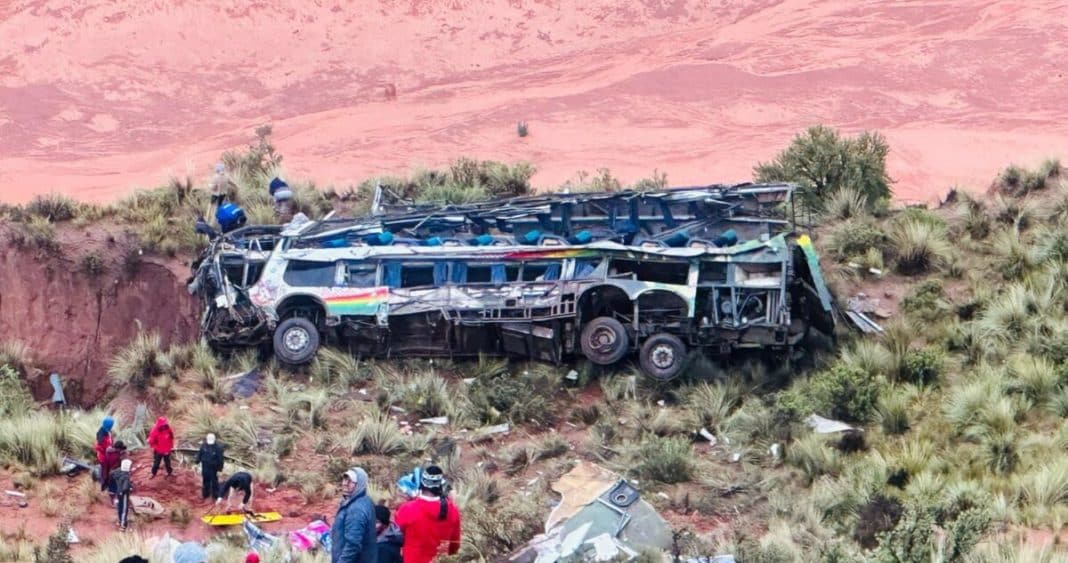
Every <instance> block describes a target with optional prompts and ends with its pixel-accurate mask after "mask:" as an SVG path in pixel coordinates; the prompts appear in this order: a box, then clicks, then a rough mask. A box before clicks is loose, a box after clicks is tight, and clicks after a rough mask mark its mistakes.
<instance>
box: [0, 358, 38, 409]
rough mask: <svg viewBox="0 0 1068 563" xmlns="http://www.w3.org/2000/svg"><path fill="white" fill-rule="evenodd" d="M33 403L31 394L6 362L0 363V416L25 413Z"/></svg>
mask: <svg viewBox="0 0 1068 563" xmlns="http://www.w3.org/2000/svg"><path fill="white" fill-rule="evenodd" d="M32 404H33V395H30V390H29V389H28V388H27V387H26V384H25V383H24V382H23V381H22V378H20V377H19V374H18V373H17V372H16V371H15V370H14V368H12V367H11V366H10V365H8V364H0V418H14V417H18V416H24V415H26V414H27V413H28V412H29V410H30V406H31V405H32Z"/></svg>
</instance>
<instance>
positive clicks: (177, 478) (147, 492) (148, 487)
mask: <svg viewBox="0 0 1068 563" xmlns="http://www.w3.org/2000/svg"><path fill="white" fill-rule="evenodd" d="M130 458H131V459H132V460H133V461H134V467H133V482H134V487H135V489H134V494H136V495H139V496H146V497H150V498H153V499H155V500H156V501H157V502H159V503H160V504H161V505H163V507H164V508H165V509H166V510H167V514H165V515H164V516H163V517H161V518H158V519H154V518H151V517H150V516H147V515H145V516H140V515H138V516H134V517H132V518H131V529H132V530H134V531H138V532H141V533H143V534H144V535H146V536H162V535H163V534H165V533H170V534H171V536H172V537H176V538H180V539H183V540H204V539H206V538H208V537H210V536H212V535H214V534H216V533H221V532H224V531H235V530H236V531H237V532H238V533H241V529H240V527H237V528H227V527H212V526H208V525H207V524H204V523H203V522H201V521H200V517H201V516H202V515H205V514H208V513H210V512H211V511H212V510H213V509H214V505H213V502H214V501H213V500H203V499H201V498H200V475H199V474H197V473H194V472H193V470H192V468H191V467H190V466H188V465H184V466H180V465H175V467H174V469H175V471H174V476H173V477H167V476H166V471H164V469H163V468H162V467H161V468H160V470H159V473H158V474H157V475H156V477H155V478H152V476H151V467H152V454H151V453H150V452H149V451H148V450H140V451H137V452H134V453H133V455H131V456H130ZM89 479H90V477H89V476H88V475H87V474H86V473H85V472H82V473H80V474H79V475H76V476H74V477H53V478H51V479H50V480H51V482H52V483H54V484H56V485H58V486H59V488H60V491H61V492H60V498H61V499H62V506H64V507H75V509H74V510H75V512H76V513H78V514H80V516H78V517H77V519H75V520H74V522H73V528H74V530H75V532H76V533H77V534H78V536H79V537H80V538H82V539H83V540H90V539H96V540H100V539H102V538H105V537H107V536H110V535H111V534H113V533H115V532H117V526H116V513H115V509H114V507H113V506H112V505H111V504H110V501H109V498H108V495H107V493H104V492H100V493H99V494H98V495H97V497H96V499H95V501H94V502H93V503H92V504H90V505H88V506H87V507H86V509H85V511H84V512H81V511H80V510H79V509H78V507H84V506H86V505H85V497H84V496H83V495H82V492H81V490H82V487H83V486H84V482H85V481H87V480H89ZM10 482H11V481H10V475H8V474H6V472H3V471H0V483H3V486H4V488H11V486H10ZM27 496H28V503H29V506H28V507H26V508H19V507H18V506H17V502H15V499H12V498H10V497H8V498H6V499H5V500H2V501H0V521H2V522H5V523H6V524H5V526H4V527H3V530H2V531H3V533H4V534H16V533H19V531H20V528H21V531H22V532H23V533H24V534H25V535H26V537H29V538H32V539H34V540H41V539H43V538H46V537H48V535H50V534H51V533H53V532H55V530H56V525H57V522H58V520H59V518H61V517H62V516H63V515H64V514H67V515H69V510H68V509H64V510H63V511H62V512H61V513H60V516H56V517H49V516H45V515H44V514H43V513H42V512H41V509H40V504H41V499H40V498H39V497H38V495H37V494H35V492H34V491H30V492H28V493H27ZM183 503H184V504H185V505H187V506H188V507H189V516H190V521H189V522H188V523H187V524H181V523H176V522H173V521H171V519H170V517H169V514H170V510H171V509H173V508H175V507H176V506H180V505H181V504H183ZM252 504H253V509H255V510H268V509H269V510H275V511H278V512H280V513H282V516H283V519H282V521H280V522H272V523H267V524H263V525H262V526H261V527H262V528H263V529H264V530H265V531H267V532H270V533H281V532H286V531H290V530H296V529H299V528H302V527H304V526H305V525H306V524H307V523H308V522H309V521H310V520H311V519H312V517H313V516H315V515H318V514H325V515H326V516H327V517H329V518H331V519H332V517H333V514H334V511H335V510H336V508H337V500H336V499H323V500H322V501H320V502H317V503H315V504H311V505H306V504H305V503H304V500H303V499H302V498H301V496H300V494H299V493H298V492H297V491H295V490H292V489H287V488H282V489H278V490H273V491H272V490H269V489H267V487H264V486H263V485H261V484H257V487H256V489H255V494H254V496H253V500H252ZM16 522H17V523H19V524H18V525H17V526H16V525H10V524H12V523H16Z"/></svg>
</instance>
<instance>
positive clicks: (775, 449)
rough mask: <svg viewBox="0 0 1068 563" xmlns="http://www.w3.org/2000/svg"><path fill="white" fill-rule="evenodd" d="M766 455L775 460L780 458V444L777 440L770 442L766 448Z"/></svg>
mask: <svg viewBox="0 0 1068 563" xmlns="http://www.w3.org/2000/svg"><path fill="white" fill-rule="evenodd" d="M768 455H770V456H771V458H772V459H774V460H775V461H778V460H780V459H782V445H781V444H779V443H778V442H775V443H774V444H772V445H771V447H769V448H768Z"/></svg>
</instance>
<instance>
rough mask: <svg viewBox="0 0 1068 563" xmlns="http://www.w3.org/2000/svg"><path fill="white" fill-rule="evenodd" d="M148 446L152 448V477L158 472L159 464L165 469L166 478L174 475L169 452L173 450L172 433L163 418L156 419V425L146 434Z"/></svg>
mask: <svg viewBox="0 0 1068 563" xmlns="http://www.w3.org/2000/svg"><path fill="white" fill-rule="evenodd" d="M148 445H149V446H151V447H152V476H153V477H155V476H156V472H157V471H159V462H160V461H163V465H164V466H165V467H166V468H167V476H168V477H170V476H171V475H174V470H172V469H171V452H172V451H173V450H174V431H173V430H171V427H170V425H169V424H168V423H167V419H166V418H165V417H162V416H161V417H159V418H158V419H156V425H155V426H153V427H152V430H151V431H150V432H149V433H148Z"/></svg>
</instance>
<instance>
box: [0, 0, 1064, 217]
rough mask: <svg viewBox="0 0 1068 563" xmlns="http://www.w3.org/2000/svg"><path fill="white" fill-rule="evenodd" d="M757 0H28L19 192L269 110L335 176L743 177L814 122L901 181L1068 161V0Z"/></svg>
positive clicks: (94, 177) (288, 151) (121, 174)
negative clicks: (881, 143) (515, 172)
mask: <svg viewBox="0 0 1068 563" xmlns="http://www.w3.org/2000/svg"><path fill="white" fill-rule="evenodd" d="M742 4H744V7H740V6H741V5H742ZM742 4H738V3H733V2H722V1H719V0H642V1H637V2H631V3H629V4H627V7H626V8H619V6H620V5H619V3H618V2H610V1H609V0H594V1H585V0H584V1H579V0H557V1H553V2H545V1H543V0H479V1H477V2H474V3H466V4H464V6H465V8H463V9H460V8H459V6H460V5H461V4H460V3H455V2H432V1H430V0H404V1H400V2H394V1H386V0H380V1H379V2H378V3H377V5H375V6H374V7H373V8H370V9H360V10H357V9H356V8H355V7H354V6H355V5H354V4H346V3H341V2H315V3H310V2H298V1H296V0H267V1H265V2H258V3H256V5H255V6H254V7H248V6H245V5H241V6H239V3H234V2H229V3H222V4H219V5H209V4H197V3H180V2H173V1H165V0H154V1H151V2H140V1H138V2H135V1H134V0H109V1H105V2H100V3H97V4H95V5H94V6H93V7H78V8H72V7H70V5H69V4H68V3H67V2H62V1H60V0H37V1H32V2H31V1H29V0H16V1H14V2H8V3H5V4H4V6H3V7H0V36H2V37H4V38H5V41H3V42H2V43H0V198H2V199H3V200H5V201H24V200H27V199H29V198H30V197H32V196H33V195H34V194H35V193H41V192H47V191H51V190H60V191H63V192H67V193H71V194H75V195H77V196H79V197H82V198H86V199H96V200H100V199H107V198H111V197H114V196H116V195H119V194H122V193H125V192H127V191H128V190H129V189H131V188H132V187H135V186H145V185H154V184H157V183H159V182H160V181H161V179H162V178H163V177H164V176H165V175H166V174H168V173H171V172H173V173H185V172H186V171H187V170H190V171H193V172H195V174H196V175H197V176H201V175H205V174H207V173H208V172H209V171H210V165H211V163H212V162H213V161H214V159H215V158H216V156H217V155H218V154H219V152H220V151H221V150H222V149H225V148H227V147H232V146H236V145H240V144H242V143H244V142H245V141H246V138H247V137H248V135H249V132H250V131H251V128H252V127H253V126H254V125H256V124H257V123H259V122H262V121H265V120H271V121H273V122H274V123H275V125H276V127H275V130H276V137H277V139H276V140H277V144H278V145H279V148H280V150H281V151H282V153H283V154H285V155H286V165H287V167H289V169H290V172H291V173H293V174H301V175H308V176H309V177H314V178H316V179H317V180H319V181H320V183H331V182H332V183H338V184H347V183H351V182H354V181H359V180H361V179H363V178H364V177H366V176H368V175H371V174H375V173H382V172H398V171H406V170H407V169H408V168H409V167H410V166H412V165H417V164H425V165H440V164H442V163H445V162H447V161H448V160H449V159H452V158H454V157H457V156H460V155H471V156H476V157H479V158H498V159H507V160H512V159H529V160H532V161H534V162H535V163H536V164H537V165H538V167H539V169H540V172H539V174H538V175H537V176H536V177H535V182H536V183H537V184H539V185H549V186H551V185H555V184H558V183H560V182H562V181H564V180H566V179H568V178H571V177H573V176H574V175H575V173H576V172H577V171H578V170H582V169H585V170H591V171H592V170H593V169H595V168H597V167H599V166H607V167H610V168H611V169H612V170H613V171H614V172H615V173H616V174H617V175H618V176H620V177H621V178H622V179H623V180H624V181H629V180H634V179H636V178H638V177H641V176H645V175H648V174H649V173H650V172H651V171H652V170H653V168H654V167H655V168H659V169H660V170H664V171H667V172H668V173H669V180H670V181H671V182H672V183H673V184H684V183H690V182H702V181H724V180H741V179H747V178H748V177H749V174H750V170H751V167H752V165H753V164H754V163H755V162H756V161H758V160H762V159H768V158H770V157H771V156H773V154H774V153H775V152H776V150H778V149H780V148H781V147H783V146H785V145H786V144H787V143H788V142H789V140H790V138H791V137H792V135H793V134H794V133H796V132H797V131H798V130H800V129H802V128H804V127H805V126H808V125H811V124H814V123H818V122H823V123H827V124H829V125H833V126H836V127H841V128H843V129H844V130H846V131H850V132H851V131H856V130H860V129H863V128H875V129H878V130H880V131H882V132H884V133H885V134H886V135H887V136H888V137H889V140H890V143H891V146H892V149H893V151H892V153H891V157H890V166H891V174H892V176H893V177H894V178H895V179H897V180H898V184H897V191H898V196H899V197H901V198H906V199H912V198H927V197H932V196H937V195H939V194H941V193H942V192H944V190H945V189H946V188H947V187H948V186H950V185H952V184H958V183H959V184H965V185H970V186H974V187H983V186H985V185H986V184H987V183H988V182H989V180H990V178H992V176H993V175H994V174H995V173H996V171H997V169H998V168H1000V167H1001V166H1003V165H1005V164H1006V163H1008V162H1010V161H1018V162H1020V163H1023V164H1032V163H1034V162H1035V161H1037V160H1038V159H1040V158H1042V157H1044V156H1047V155H1051V154H1052V155H1055V154H1060V155H1062V156H1063V155H1065V154H1066V153H1068V132H1066V131H1065V130H1064V128H1063V127H1060V126H1059V124H1060V123H1063V122H1064V121H1065V120H1066V118H1068V109H1066V108H1068V104H1065V103H1063V102H1064V101H1065V99H1066V98H1065V94H1064V88H1065V85H1066V81H1065V79H1064V76H1063V72H1064V71H1063V65H1061V61H1062V60H1063V58H1064V55H1065V53H1066V51H1068V47H1066V46H1065V44H1064V42H1063V41H1060V40H1059V39H1060V38H1063V37H1065V36H1068V29H1066V27H1068V24H1065V21H1068V18H1066V17H1065V16H1068V5H1065V4H1064V3H1062V2H1058V1H1057V0H1036V1H1034V2H1023V1H1022V0H1011V1H1003V2H983V1H948V0H944V1H941V2H934V3H924V4H923V5H922V6H921V5H919V4H916V3H913V2H903V1H902V2H885V1H881V0H869V1H865V2H861V3H855V2H852V3H851V2H836V1H829V0H826V1H817V0H780V1H774V0H764V1H762V2H749V3H742ZM394 92H395V97H394V95H393V93H394ZM518 120H526V121H527V122H528V123H529V124H530V136H529V137H526V138H523V139H520V138H519V137H518V136H517V135H516V131H515V124H516V122H517V121H518Z"/></svg>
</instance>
